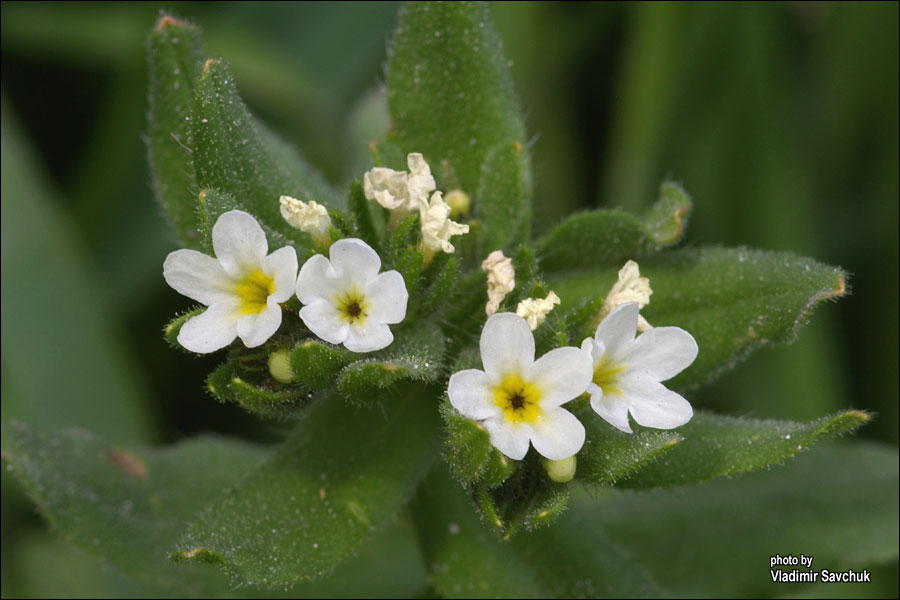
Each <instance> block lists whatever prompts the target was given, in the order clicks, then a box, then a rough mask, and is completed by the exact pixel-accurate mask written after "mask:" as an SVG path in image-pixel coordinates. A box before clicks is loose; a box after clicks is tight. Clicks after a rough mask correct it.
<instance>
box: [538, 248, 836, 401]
mask: <svg viewBox="0 0 900 600" xmlns="http://www.w3.org/2000/svg"><path fill="white" fill-rule="evenodd" d="M619 266H621V265H619ZM619 266H613V267H610V268H606V269H591V270H589V271H580V272H579V271H573V272H569V273H566V274H558V275H554V276H553V277H552V280H551V282H552V286H551V287H553V289H554V290H556V292H557V294H559V296H560V298H562V301H563V303H577V302H579V301H580V300H581V299H583V298H591V297H595V296H596V295H598V294H606V293H607V291H608V290H609V288H610V286H611V285H612V284H613V283H614V282H615V281H616V274H617V272H618V268H619ZM640 268H641V275H645V276H647V277H649V278H650V287H652V288H653V295H652V296H651V297H650V304H649V305H648V306H647V307H646V308H644V309H642V311H641V312H642V314H643V315H644V316H645V317H646V318H647V320H648V321H649V322H650V323H651V324H652V325H654V326H657V327H658V326H660V325H674V326H678V327H681V328H682V329H684V330H686V331H688V332H689V333H690V334H691V335H693V336H694V339H696V340H697V345H698V346H699V347H700V354H699V356H698V357H697V360H695V361H694V364H692V365H691V366H690V367H688V368H687V369H686V370H685V371H684V372H682V373H681V374H680V375H678V377H676V378H675V379H673V380H672V386H670V387H675V388H681V389H684V388H689V387H692V386H697V385H700V384H702V383H706V382H707V381H709V380H711V379H712V378H714V377H715V376H717V375H718V374H720V373H722V372H724V371H726V370H728V369H730V368H732V367H733V366H734V365H736V364H737V363H738V362H740V361H741V360H743V359H744V358H746V357H747V356H748V355H749V354H750V353H752V352H753V351H754V350H756V349H758V348H760V347H763V346H766V345H771V344H774V343H780V342H790V341H793V339H794V338H795V337H796V335H797V332H798V331H799V329H800V327H802V326H803V325H804V324H805V323H806V322H807V320H808V319H809V315H810V313H811V312H812V310H813V309H814V308H815V307H816V306H817V305H819V304H820V303H822V302H823V301H825V300H830V299H834V298H838V297H840V296H842V295H844V294H845V293H846V289H847V285H846V274H845V273H844V272H843V271H842V270H841V269H840V268H837V267H831V266H828V265H825V264H822V263H820V262H818V261H815V260H812V259H809V258H803V257H799V256H796V255H794V254H790V253H787V252H766V251H763V250H750V249H747V248H701V249H690V250H677V251H672V252H668V253H664V254H658V255H656V256H654V257H652V258H647V259H646V260H643V261H641V263H640Z"/></svg>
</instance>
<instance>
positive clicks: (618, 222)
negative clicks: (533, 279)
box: [537, 182, 691, 291]
mask: <svg viewBox="0 0 900 600" xmlns="http://www.w3.org/2000/svg"><path fill="white" fill-rule="evenodd" d="M690 210H691V199H690V197H689V196H688V195H687V193H685V191H684V190H683V189H682V188H681V186H679V185H678V184H675V183H669V182H666V183H663V184H662V186H660V195H659V199H658V200H657V201H656V203H655V204H654V205H653V206H652V207H651V208H650V209H648V210H647V212H645V213H644V214H643V215H641V216H635V215H632V214H629V213H626V212H622V211H619V210H594V211H590V212H584V213H579V214H576V215H572V216H571V217H569V218H568V219H566V220H565V221H563V222H562V223H560V224H559V225H557V226H556V227H554V228H553V229H551V230H550V231H549V232H547V233H546V234H545V235H544V236H543V237H542V238H541V239H540V240H539V241H538V242H537V253H538V256H539V257H540V264H541V268H542V269H543V270H545V271H547V272H558V271H565V270H572V269H586V268H594V267H598V266H615V267H616V268H619V267H621V266H622V264H624V263H625V261H627V260H630V259H639V258H641V257H643V256H646V255H648V254H651V253H653V252H655V251H657V250H659V249H660V248H663V247H665V246H670V245H672V244H675V243H676V242H678V240H679V239H681V236H682V234H683V232H684V227H685V223H686V218H687V215H688V214H689V213H690ZM604 291H605V290H604Z"/></svg>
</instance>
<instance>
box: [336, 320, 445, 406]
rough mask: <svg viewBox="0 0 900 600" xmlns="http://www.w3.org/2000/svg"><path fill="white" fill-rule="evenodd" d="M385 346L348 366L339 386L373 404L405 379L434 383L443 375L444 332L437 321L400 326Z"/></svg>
mask: <svg viewBox="0 0 900 600" xmlns="http://www.w3.org/2000/svg"><path fill="white" fill-rule="evenodd" d="M394 335H395V339H394V341H393V342H392V343H391V345H390V346H388V347H387V348H385V349H384V350H379V351H378V352H373V353H370V354H369V355H368V356H369V357H368V358H364V359H362V360H358V361H356V362H354V363H352V364H350V365H348V366H347V367H346V368H344V369H343V370H342V371H341V372H340V375H338V378H337V387H338V389H339V390H340V391H341V393H342V394H343V395H344V396H345V397H346V398H347V399H348V400H351V401H352V402H356V403H362V404H371V403H372V402H373V401H376V400H378V399H380V398H381V396H382V395H384V394H383V392H385V391H388V392H390V391H391V390H393V389H394V388H395V386H396V385H397V384H398V383H400V382H402V381H419V382H424V383H434V382H436V381H438V380H439V379H440V378H441V377H442V376H443V364H442V362H441V358H442V355H443V352H444V336H443V334H442V333H441V330H440V328H438V326H437V325H436V324H434V323H429V322H425V321H420V322H419V323H418V324H416V325H412V326H409V327H404V328H397V330H396V332H395V334H394Z"/></svg>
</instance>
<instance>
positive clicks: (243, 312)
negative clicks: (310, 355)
mask: <svg viewBox="0 0 900 600" xmlns="http://www.w3.org/2000/svg"><path fill="white" fill-rule="evenodd" d="M212 242H213V250H214V251H215V254H216V258H213V257H211V256H207V255H206V254H203V253H201V252H197V251H196V250H176V251H175V252H172V253H171V254H169V256H168V257H166V262H165V263H164V264H163V276H164V277H165V278H166V283H168V284H169V285H170V286H172V288H174V289H175V290H176V291H177V292H179V293H181V294H184V295H185V296H187V297H189V298H193V299H194V300H197V301H198V302H202V303H203V304H205V305H207V306H208V307H209V308H207V309H206V311H204V312H203V314H200V315H198V316H196V317H193V318H192V319H190V320H188V322H187V323H185V324H184V326H183V327H182V328H181V331H180V332H179V333H178V343H179V344H181V345H182V346H184V347H185V348H187V349H188V350H191V351H192V352H199V353H208V352H214V351H215V350H218V349H220V348H224V347H225V346H227V345H229V344H230V343H231V342H233V341H234V338H235V337H240V338H241V340H243V342H244V345H246V346H247V347H250V348H253V347H255V346H259V345H261V344H263V343H264V342H265V341H266V340H268V339H269V338H270V337H272V334H274V333H275V331H276V330H277V329H278V327H279V326H280V325H281V306H279V304H278V303H279V302H284V301H286V300H287V299H288V298H290V297H291V296H292V295H293V294H294V283H295V282H296V280H297V253H296V252H295V251H294V249H293V248H292V247H290V246H285V247H284V248H280V249H278V250H276V251H275V252H273V253H272V254H269V255H268V256H266V253H267V252H268V250H269V245H268V243H267V242H266V235H265V233H263V230H262V227H260V226H259V223H257V222H256V219H254V218H253V217H252V216H250V215H248V214H247V213H245V212H243V211H240V210H232V211H230V212H227V213H225V214H223V215H222V216H221V217H219V220H218V221H216V224H215V225H214V226H213V230H212Z"/></svg>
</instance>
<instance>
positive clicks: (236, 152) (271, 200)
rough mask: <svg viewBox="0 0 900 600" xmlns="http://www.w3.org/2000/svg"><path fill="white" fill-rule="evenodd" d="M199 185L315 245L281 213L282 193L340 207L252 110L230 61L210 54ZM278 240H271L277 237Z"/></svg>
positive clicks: (200, 118) (200, 124) (197, 152)
mask: <svg viewBox="0 0 900 600" xmlns="http://www.w3.org/2000/svg"><path fill="white" fill-rule="evenodd" d="M191 127H192V132H193V142H194V146H193V157H194V168H195V169H196V176H197V184H198V185H199V186H200V187H201V188H203V189H206V188H215V189H217V190H219V191H221V192H224V193H226V194H229V195H231V196H232V197H233V198H234V199H235V201H237V203H238V204H239V205H240V207H241V208H242V209H243V210H245V211H247V212H249V213H250V214H252V215H253V216H255V217H256V218H257V219H258V220H259V221H260V222H261V223H262V224H263V225H264V226H266V227H268V228H270V229H272V230H274V231H276V232H278V233H280V234H282V235H284V236H285V237H286V238H288V239H292V240H295V242H296V243H297V244H298V247H309V246H311V243H310V241H309V239H308V236H305V235H303V234H301V233H300V232H299V231H297V230H296V229H294V228H292V227H291V226H290V225H288V224H287V223H286V222H285V221H284V219H283V218H282V217H281V208H280V204H279V198H280V197H281V196H282V195H287V196H293V197H295V198H297V199H299V200H303V201H305V202H309V201H310V200H315V201H316V202H319V203H320V204H325V205H326V206H331V207H336V206H340V204H339V203H338V202H339V201H338V199H337V196H336V195H335V194H334V192H332V191H331V190H330V188H329V187H328V185H327V184H326V183H325V182H324V181H323V180H322V179H321V177H320V176H319V175H318V174H316V173H314V172H313V171H312V170H311V169H310V168H309V167H306V166H305V165H304V164H303V163H302V161H301V159H300V158H299V157H298V156H297V155H296V154H295V153H294V152H293V151H292V150H290V147H289V146H287V145H286V144H284V143H283V142H280V141H278V140H277V138H276V137H275V135H274V134H272V133H271V132H269V131H268V130H266V129H265V128H264V127H262V126H261V125H260V124H259V123H258V122H257V121H256V120H255V119H254V118H253V117H252V116H251V115H250V113H249V111H248V110H247V108H246V106H244V102H243V101H242V100H241V97H240V95H239V94H238V92H237V88H236V86H235V82H234V77H233V76H232V74H231V72H230V71H229V69H228V67H227V65H226V64H225V63H224V62H223V61H221V60H216V59H208V60H207V61H206V63H205V64H204V65H203V69H202V72H201V74H200V79H199V81H198V83H197V87H196V91H195V96H194V104H193V111H192V114H191ZM272 241H273V240H270V242H272Z"/></svg>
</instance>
